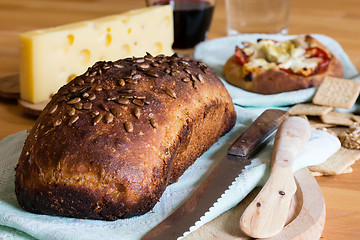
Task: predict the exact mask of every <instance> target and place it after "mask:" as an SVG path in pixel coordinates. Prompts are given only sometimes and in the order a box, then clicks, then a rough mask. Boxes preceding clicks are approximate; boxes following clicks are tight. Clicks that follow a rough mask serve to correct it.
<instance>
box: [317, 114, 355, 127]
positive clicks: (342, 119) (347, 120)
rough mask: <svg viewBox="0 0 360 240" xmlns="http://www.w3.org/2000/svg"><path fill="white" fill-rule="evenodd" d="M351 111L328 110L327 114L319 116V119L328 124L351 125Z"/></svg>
mask: <svg viewBox="0 0 360 240" xmlns="http://www.w3.org/2000/svg"><path fill="white" fill-rule="evenodd" d="M353 116H354V115H353V114H352V113H344V112H335V111H332V112H329V113H328V114H325V115H322V116H320V119H321V121H323V122H324V123H328V124H334V125H340V126H351V125H352V124H353V123H354V122H353V120H352V117H353Z"/></svg>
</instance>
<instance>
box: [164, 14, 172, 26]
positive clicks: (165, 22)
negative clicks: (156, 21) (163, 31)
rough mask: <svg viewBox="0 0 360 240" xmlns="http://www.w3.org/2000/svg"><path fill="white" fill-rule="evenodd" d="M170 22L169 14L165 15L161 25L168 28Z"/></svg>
mask: <svg viewBox="0 0 360 240" xmlns="http://www.w3.org/2000/svg"><path fill="white" fill-rule="evenodd" d="M170 24H173V23H172V19H170V17H169V16H165V17H164V19H163V20H162V25H163V27H165V28H168V27H169V26H170Z"/></svg>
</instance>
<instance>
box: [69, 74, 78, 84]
mask: <svg viewBox="0 0 360 240" xmlns="http://www.w3.org/2000/svg"><path fill="white" fill-rule="evenodd" d="M74 78H76V74H71V75H70V76H69V77H68V79H67V82H68V83H69V82H71V81H72V80H73V79H74Z"/></svg>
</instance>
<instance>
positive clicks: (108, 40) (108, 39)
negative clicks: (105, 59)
mask: <svg viewBox="0 0 360 240" xmlns="http://www.w3.org/2000/svg"><path fill="white" fill-rule="evenodd" d="M111 40H112V37H111V34H110V33H108V34H106V42H105V46H107V47H108V46H110V44H111Z"/></svg>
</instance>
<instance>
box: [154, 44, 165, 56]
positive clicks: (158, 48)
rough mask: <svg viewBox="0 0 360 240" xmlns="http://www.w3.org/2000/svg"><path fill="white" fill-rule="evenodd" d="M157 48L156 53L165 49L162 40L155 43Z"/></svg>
mask: <svg viewBox="0 0 360 240" xmlns="http://www.w3.org/2000/svg"><path fill="white" fill-rule="evenodd" d="M155 49H156V54H160V53H161V52H162V50H163V45H162V43H161V42H157V43H155Z"/></svg>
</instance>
